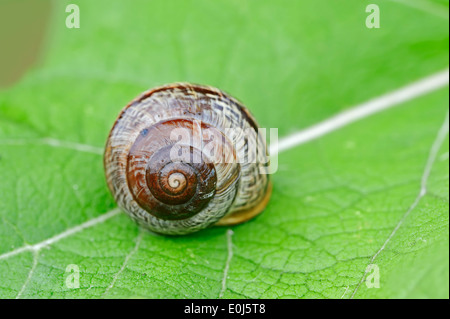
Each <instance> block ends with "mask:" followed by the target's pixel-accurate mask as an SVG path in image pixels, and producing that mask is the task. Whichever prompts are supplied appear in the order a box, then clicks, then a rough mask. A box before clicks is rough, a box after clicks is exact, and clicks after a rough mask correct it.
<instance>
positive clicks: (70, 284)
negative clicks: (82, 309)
mask: <svg viewBox="0 0 450 319" xmlns="http://www.w3.org/2000/svg"><path fill="white" fill-rule="evenodd" d="M66 287H67V288H69V289H77V288H80V267H78V265H75V264H70V265H67V267H66Z"/></svg>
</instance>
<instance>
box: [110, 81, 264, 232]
mask: <svg viewBox="0 0 450 319" xmlns="http://www.w3.org/2000/svg"><path fill="white" fill-rule="evenodd" d="M179 133H182V134H179ZM249 133H250V134H249ZM186 134H187V136H186ZM205 141H206V142H205ZM250 142H252V143H250ZM250 145H252V146H253V145H256V149H255V148H254V147H250ZM260 150H263V151H260ZM245 159H247V160H245ZM250 159H253V160H250ZM266 164H267V158H266V143H265V139H264V138H262V137H261V135H260V134H258V125H257V123H256V121H255V120H254V118H253V116H252V115H251V114H250V113H249V111H248V110H247V109H246V108H245V107H244V106H243V105H242V104H241V103H240V102H239V101H237V100H236V99H234V98H233V97H231V96H229V95H227V94H226V93H224V92H222V91H220V90H218V89H216V88H212V87H207V86H200V85H193V84H188V83H176V84H170V85H165V86H161V87H157V88H154V89H152V90H149V91H146V92H144V93H143V94H141V95H140V96H139V97H137V98H136V99H134V100H133V101H132V102H131V103H130V104H128V105H127V106H126V107H125V108H124V109H123V110H122V112H121V113H120V115H119V117H118V118H117V120H116V122H115V124H114V126H113V128H112V129H111V132H110V134H109V138H108V141H107V144H106V148H105V154H104V167H105V175H106V180H107V183H108V187H109V189H110V191H111V193H112V194H113V196H114V198H115V200H116V202H117V204H118V205H119V206H120V207H121V208H122V209H123V210H124V211H125V212H126V213H127V214H128V215H129V216H131V218H132V219H134V220H135V221H136V222H138V223H139V224H140V225H142V226H144V227H145V228H148V229H150V230H151V231H154V232H157V233H162V234H170V235H181V234H187V233H191V232H195V231H198V230H200V229H203V228H206V227H208V226H210V225H214V224H216V225H231V224H237V223H240V222H243V221H246V220H248V219H250V218H252V217H254V216H256V215H257V214H259V213H260V212H261V211H262V210H263V209H264V208H265V206H266V204H267V202H268V200H269V197H270V193H271V184H270V182H269V177H268V175H267V165H266Z"/></svg>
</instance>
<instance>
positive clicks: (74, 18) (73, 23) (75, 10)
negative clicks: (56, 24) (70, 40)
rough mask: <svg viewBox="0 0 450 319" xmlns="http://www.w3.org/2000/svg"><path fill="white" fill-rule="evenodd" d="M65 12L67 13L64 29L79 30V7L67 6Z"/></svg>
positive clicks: (74, 5)
mask: <svg viewBox="0 0 450 319" xmlns="http://www.w3.org/2000/svg"><path fill="white" fill-rule="evenodd" d="M66 12H67V13H69V15H67V17H66V27H67V28H68V29H79V28H80V7H79V6H78V5H76V4H68V5H67V6H66Z"/></svg>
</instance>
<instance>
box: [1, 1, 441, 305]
mask: <svg viewBox="0 0 450 319" xmlns="http://www.w3.org/2000/svg"><path fill="white" fill-rule="evenodd" d="M68 3H76V4H78V5H79V8H80V18H81V19H80V26H81V27H80V28H79V29H68V28H66V26H65V19H66V17H67V15H68V13H66V12H65V5H66V4H68ZM369 3H376V4H378V5H379V7H380V17H381V27H380V28H379V29H368V28H367V27H366V25H365V20H366V17H367V15H368V13H366V12H365V8H366V5H367V4H369ZM52 19H53V20H52V22H51V26H50V31H49V36H48V41H47V42H46V49H45V53H44V54H43V58H42V61H41V63H40V64H39V65H38V66H37V67H35V68H34V69H33V70H31V71H30V72H28V73H27V74H26V76H25V77H24V78H22V79H21V80H20V81H19V82H18V83H16V84H15V85H14V86H12V87H10V88H8V89H4V90H3V91H0V256H3V257H0V297H2V298H15V297H21V298H93V297H94V298H98V297H106V298H108V297H109V298H115V297H124V298H130V297H151V298H218V297H219V296H220V297H224V298H350V297H351V295H352V294H353V292H355V290H356V293H355V297H356V298H448V297H449V255H448V253H449V224H448V215H449V214H448V210H449V207H448V205H449V198H448V188H449V187H448V186H449V181H448V137H447V138H446V140H445V141H444V143H443V144H442V146H441V148H440V149H439V151H438V154H437V158H436V161H435V163H434V165H433V167H432V171H431V175H430V178H429V180H428V193H427V195H426V196H425V197H423V198H422V199H421V201H420V202H419V204H418V205H417V207H415V209H414V210H413V211H411V213H410V214H409V215H408V216H407V218H406V219H405V221H404V223H403V224H402V225H401V227H400V228H399V229H398V231H396V232H395V235H394V237H392V238H391V239H390V240H389V242H388V244H387V245H386V247H385V248H384V249H383V250H382V251H381V253H380V254H379V255H378V256H377V258H376V259H375V261H374V263H375V264H376V265H377V266H378V267H379V271H380V288H372V289H369V288H368V287H367V286H366V285H365V284H364V283H362V284H361V286H360V287H359V288H358V289H356V288H357V286H358V283H359V282H360V281H361V279H362V277H363V275H364V272H365V270H366V267H367V266H368V265H369V264H370V260H371V258H372V257H373V256H374V255H375V254H376V253H377V251H379V250H380V248H381V247H382V245H383V243H385V241H386V240H387V239H388V237H389V236H390V234H391V233H392V232H393V230H394V228H395V227H396V226H397V225H398V223H399V221H400V220H401V219H402V217H403V216H405V213H406V212H407V211H408V208H409V207H410V206H411V205H412V204H413V202H414V201H415V199H416V197H417V195H418V193H419V190H420V182H421V177H422V174H423V171H424V167H425V163H426V162H427V159H428V156H429V151H430V148H431V146H432V144H433V142H434V141H435V139H436V134H437V132H438V130H439V128H440V127H441V125H442V123H443V122H444V119H445V116H446V112H447V108H448V93H449V92H448V87H446V88H445V89H441V90H438V91H435V92H433V93H431V94H428V95H425V96H422V97H420V98H417V99H414V100H413V101H410V102H407V103H404V104H403V105H401V106H399V107H396V108H394V109H390V110H388V111H385V112H383V113H379V114H376V115H373V116H371V117H369V118H366V119H364V120H361V121H359V122H357V123H354V124H352V125H349V126H347V127H344V128H342V129H340V130H338V131H335V132H332V133H331V134H328V135H326V136H324V137H322V138H320V139H317V140H314V141H311V142H309V143H307V144H304V145H301V146H298V147H295V148H292V149H290V150H287V151H285V152H283V153H281V154H280V155H279V159H278V161H279V169H278V172H277V173H276V174H274V175H273V184H274V189H273V195H272V198H271V201H270V203H269V205H268V207H267V209H266V211H265V212H264V213H263V214H262V215H260V216H258V217H257V218H255V219H254V220H252V221H250V222H247V223H245V224H241V225H239V226H235V227H232V230H233V232H234V234H233V235H232V237H230V238H227V229H228V228H223V227H216V228H211V229H207V230H204V231H201V232H199V233H196V234H193V235H190V236H185V237H176V238H173V237H163V236H156V235H153V234H150V233H142V232H139V229H138V227H137V226H136V225H135V224H134V223H133V222H132V221H131V220H130V219H129V218H128V217H126V216H125V215H124V214H118V215H115V216H114V217H112V218H110V219H108V220H106V221H105V222H104V223H99V224H96V225H95V226H93V227H90V228H87V229H85V230H83V231H80V232H76V233H74V234H70V235H69V236H67V237H65V238H63V239H61V240H58V241H57V242H55V243H53V244H51V245H48V246H45V247H43V248H42V249H40V250H39V253H38V254H33V253H32V252H31V251H29V250H25V251H23V252H19V253H17V254H14V255H5V254H7V253H9V252H11V251H15V250H16V249H20V247H23V246H26V245H33V244H36V243H40V242H42V241H44V240H47V239H49V238H52V237H53V236H57V235H58V234H60V233H63V232H65V231H67V230H69V229H72V228H73V227H76V226H77V225H80V224H82V223H84V222H87V221H89V220H92V219H93V218H96V217H98V216H100V215H102V214H105V213H107V212H109V211H111V210H113V209H115V207H116V205H115V203H114V201H113V199H112V197H111V195H110V194H109V192H108V190H107V187H106V184H105V179H104V175H103V165H102V156H101V155H99V154H95V152H94V153H89V152H81V151H77V150H74V149H71V148H70V147H55V146H51V145H48V143H46V142H45V141H46V140H44V139H45V138H52V139H58V140H59V141H65V142H72V143H80V144H86V145H92V146H94V147H98V148H99V149H100V148H102V147H103V146H104V144H105V141H106V137H107V134H108V133H109V129H110V128H111V126H112V124H113V122H114V119H115V118H116V116H117V114H118V112H119V111H120V109H121V108H122V107H123V106H124V105H126V104H127V103H128V102H129V101H130V100H131V99H132V98H134V97H135V96H137V95H138V94H139V93H140V92H142V91H144V90H146V89H148V88H150V87H153V86H156V85H161V84H165V83H170V82H177V81H189V82H194V83H201V84H208V85H212V86H216V87H219V88H221V89H223V90H225V91H227V92H229V93H231V94H232V95H233V96H235V97H237V98H239V99H240V100H241V101H243V102H244V103H245V104H246V105H247V106H248V108H249V109H250V110H251V112H252V113H253V114H254V115H255V117H256V118H257V120H258V122H259V124H260V126H262V127H267V128H271V127H272V128H278V132H279V136H280V137H282V136H286V135H288V134H290V133H293V132H296V131H298V130H300V129H302V128H305V127H307V126H309V125H312V124H314V123H317V122H319V121H321V120H324V119H327V118H329V117H330V116H332V115H334V114H336V113H338V112H339V111H341V110H344V109H346V108H348V107H351V106H353V105H357V104H359V103H362V102H365V101H367V100H369V99H371V98H374V97H377V96H379V95H381V94H384V93H387V92H390V91H393V90H395V89H397V88H399V87H401V86H403V85H406V84H408V83H410V82H412V81H414V80H417V79H420V78H422V77H425V76H428V75H430V74H433V73H435V72H437V71H441V70H443V69H445V68H447V67H448V1H431V0H428V1H426V0H420V1H419V0H417V1H416V0H414V1H408V2H407V3H406V2H404V1H381V0H379V1H361V0H345V1H324V0H322V1H317V0H310V1H292V0H284V1H238V0H231V1H225V0H224V1H207V0H203V1H200V0H192V1H99V0H96V1H70V2H69V1H58V2H57V3H55V5H54V6H53V10H52ZM47 141H48V140H47ZM63 143H64V142H63ZM227 239H232V243H231V244H232V246H231V248H232V252H233V255H232V256H231V257H232V258H231V260H230V263H229V269H228V276H227V280H226V285H225V289H223V288H222V280H223V277H224V269H225V264H226V261H227V258H228V257H229V251H228V248H227ZM34 257H36V258H35V259H33V258H34ZM70 264H75V265H78V267H79V269H80V287H79V288H78V289H72V288H68V287H67V286H66V284H65V282H66V278H67V276H68V272H66V267H67V266H68V265H70ZM108 287H110V288H108Z"/></svg>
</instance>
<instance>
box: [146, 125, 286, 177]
mask: <svg viewBox="0 0 450 319" xmlns="http://www.w3.org/2000/svg"><path fill="white" fill-rule="evenodd" d="M147 131H148V130H146V129H144V130H143V131H142V132H141V135H143V136H144V138H149V139H153V138H154V137H153V136H148V137H145V136H146V134H147ZM169 138H170V141H167V143H168V145H171V146H170V152H169V157H170V160H171V161H172V162H183V163H195V164H197V163H203V162H205V163H213V164H233V163H239V164H255V165H256V166H257V167H258V171H259V173H260V174H273V173H275V172H276V171H277V169H278V157H277V152H276V151H274V152H273V154H269V153H268V149H267V147H266V145H267V144H268V143H266V141H267V140H270V145H271V149H272V150H276V149H277V145H278V129H277V128H270V129H266V128H259V129H257V130H256V129H255V128H253V127H248V128H245V129H244V128H240V127H232V128H231V127H230V128H225V129H223V130H217V129H215V128H214V127H211V126H208V125H207V124H205V125H204V124H203V122H201V121H200V120H193V121H192V128H190V127H189V128H187V127H181V126H178V127H176V128H174V129H172V130H171V131H170V136H169ZM192 149H196V150H198V151H200V152H196V151H193V150H192Z"/></svg>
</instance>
